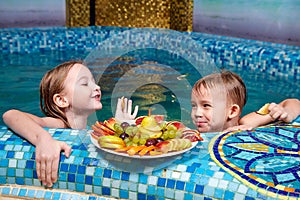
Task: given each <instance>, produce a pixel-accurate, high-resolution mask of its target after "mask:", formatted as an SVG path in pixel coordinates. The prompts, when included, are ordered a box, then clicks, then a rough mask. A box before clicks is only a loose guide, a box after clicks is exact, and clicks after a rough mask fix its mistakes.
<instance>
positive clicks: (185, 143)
mask: <svg viewBox="0 0 300 200" xmlns="http://www.w3.org/2000/svg"><path fill="white" fill-rule="evenodd" d="M191 146H192V142H191V141H190V140H189V139H178V138H174V139H171V140H167V141H163V142H160V143H158V144H157V145H156V147H158V149H159V151H161V152H163V153H168V152H170V151H180V150H183V149H186V148H189V147H191Z"/></svg>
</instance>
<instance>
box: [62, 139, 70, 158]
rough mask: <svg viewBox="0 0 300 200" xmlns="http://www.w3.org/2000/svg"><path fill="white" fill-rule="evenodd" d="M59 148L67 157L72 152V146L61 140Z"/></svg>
mask: <svg viewBox="0 0 300 200" xmlns="http://www.w3.org/2000/svg"><path fill="white" fill-rule="evenodd" d="M61 149H62V151H64V154H65V156H66V157H67V158H68V157H69V156H70V154H71V152H72V148H71V147H70V146H69V145H67V143H65V142H62V143H61Z"/></svg>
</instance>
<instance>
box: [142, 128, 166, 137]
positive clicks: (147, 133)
mask: <svg viewBox="0 0 300 200" xmlns="http://www.w3.org/2000/svg"><path fill="white" fill-rule="evenodd" d="M139 132H140V133H141V135H145V136H148V137H147V138H159V137H160V136H161V135H162V131H161V130H160V129H159V130H158V131H152V130H149V129H146V128H144V127H142V126H140V127H139Z"/></svg>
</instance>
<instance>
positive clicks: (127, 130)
mask: <svg viewBox="0 0 300 200" xmlns="http://www.w3.org/2000/svg"><path fill="white" fill-rule="evenodd" d="M132 130H133V127H132V126H128V127H127V128H126V130H125V133H127V134H128V135H129V136H132Z"/></svg>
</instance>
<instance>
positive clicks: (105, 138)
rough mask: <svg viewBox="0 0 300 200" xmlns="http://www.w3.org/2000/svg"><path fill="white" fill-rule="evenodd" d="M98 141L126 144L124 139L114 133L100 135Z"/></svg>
mask: <svg viewBox="0 0 300 200" xmlns="http://www.w3.org/2000/svg"><path fill="white" fill-rule="evenodd" d="M98 142H99V143H113V144H121V145H123V146H125V142H124V140H122V139H121V138H119V137H117V136H114V135H105V136H102V137H99V139H98Z"/></svg>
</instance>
